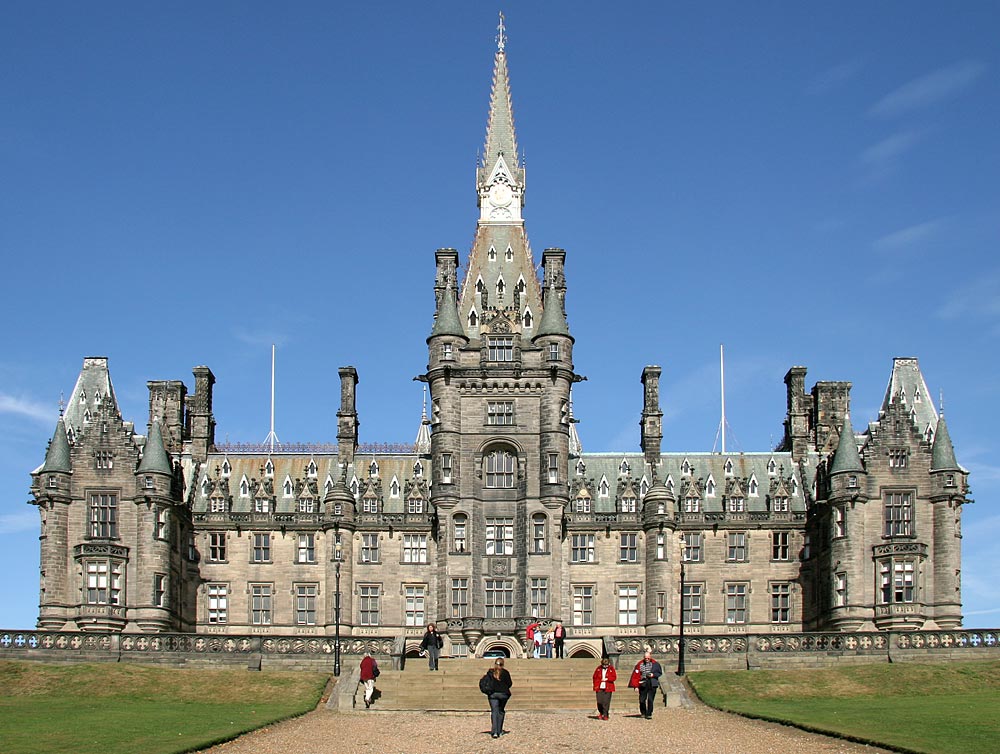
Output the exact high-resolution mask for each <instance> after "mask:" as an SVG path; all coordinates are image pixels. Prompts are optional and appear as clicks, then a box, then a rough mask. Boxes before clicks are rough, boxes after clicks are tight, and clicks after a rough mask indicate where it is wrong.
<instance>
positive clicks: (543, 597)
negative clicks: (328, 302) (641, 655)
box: [421, 16, 579, 648]
mask: <svg viewBox="0 0 1000 754" xmlns="http://www.w3.org/2000/svg"><path fill="white" fill-rule="evenodd" d="M505 48H506V34H505V29H504V26H503V17H502V16H501V19H500V26H499V34H498V36H497V51H496V55H495V58H494V66H493V87H492V92H491V95H490V108H489V117H488V122H487V127H486V144H485V149H484V153H483V156H482V159H481V160H480V162H479V164H478V166H477V169H476V193H477V205H478V207H479V221H478V224H477V227H476V235H475V240H474V242H473V245H472V250H471V252H470V255H469V259H468V264H467V266H466V270H465V275H464V278H463V279H462V281H461V285H459V280H458V267H459V258H458V253H457V252H456V251H455V250H454V249H439V250H438V251H437V255H436V261H437V275H436V280H435V287H434V290H435V302H436V315H435V321H434V326H433V329H432V331H431V335H430V337H429V338H428V339H427V344H428V350H429V358H428V368H427V373H426V374H425V375H423V376H422V377H421V379H422V380H424V381H426V382H427V384H428V386H429V388H430V397H431V429H432V434H431V453H432V455H433V462H434V484H433V489H432V493H431V499H432V502H433V504H434V506H435V509H436V511H437V516H438V522H439V536H440V545H439V552H440V553H442V555H443V556H442V557H441V558H440V559H439V561H438V562H439V571H438V574H437V576H438V579H437V583H438V587H439V591H438V610H437V614H438V615H439V616H441V617H448V618H455V619H458V618H462V619H466V620H463V621H462V626H463V629H462V630H463V633H464V637H463V638H464V640H465V641H466V642H468V643H469V645H470V648H474V645H475V643H476V642H477V641H478V639H479V638H480V637H481V636H482V631H483V628H484V627H483V624H482V620H485V621H486V626H485V630H486V632H487V633H489V634H494V635H495V634H496V633H501V634H507V635H511V634H513V633H514V632H515V631H517V630H518V628H519V627H520V624H521V622H522V621H526V620H527V619H528V618H530V617H533V616H534V617H539V618H541V617H549V618H561V617H562V616H563V615H564V614H565V613H566V611H567V609H568V604H566V602H565V599H566V598H565V597H564V596H563V595H565V594H566V591H567V590H566V589H565V588H564V587H565V585H564V584H563V581H564V578H563V571H562V563H563V562H564V559H563V558H562V557H561V538H560V536H559V535H560V532H561V529H562V517H563V512H564V509H565V507H566V505H567V504H568V480H567V472H568V468H569V452H570V435H571V414H570V406H569V401H570V388H571V386H572V384H573V383H574V382H575V381H577V380H578V379H579V378H578V377H577V375H576V373H575V372H574V371H573V338H572V336H571V335H570V333H569V327H568V326H567V323H566V312H565V297H566V280H565V275H564V263H565V258H566V254H565V252H564V251H563V250H562V249H546V250H545V252H544V253H543V255H542V265H543V269H544V275H543V280H542V281H539V280H538V277H537V276H536V274H535V264H534V261H533V259H532V254H531V247H530V245H529V243H528V236H527V233H526V232H525V227H524V219H523V217H522V209H523V207H524V191H525V172H524V164H523V161H522V159H521V156H520V154H519V152H518V149H517V139H516V135H515V130H514V116H513V108H512V105H511V92H510V80H509V75H508V68H507V54H506V49H505ZM481 619H482V620H481ZM519 619H520V620H519ZM452 639H453V641H456V640H458V639H459V637H457V636H455V635H452Z"/></svg>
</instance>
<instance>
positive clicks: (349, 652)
mask: <svg viewBox="0 0 1000 754" xmlns="http://www.w3.org/2000/svg"><path fill="white" fill-rule="evenodd" d="M397 645H398V642H397V641H396V640H394V639H392V638H372V639H358V638H350V639H342V640H341V651H340V654H341V666H342V670H343V669H344V668H347V667H355V666H357V664H358V663H359V662H360V660H361V657H362V656H363V655H364V653H365V652H371V653H372V655H374V656H375V657H377V658H378V659H379V662H380V663H389V662H392V660H393V657H394V655H395V656H396V657H397V659H398V656H399V654H400V651H401V650H400V647H399V646H397ZM605 647H606V648H607V649H608V651H609V654H614V655H617V656H618V657H619V658H620V661H621V663H623V664H628V663H631V662H635V660H636V659H638V658H639V657H641V656H642V653H643V652H644V651H645V650H646V648H649V649H651V650H652V651H653V653H654V655H655V656H656V658H657V659H658V660H659V661H660V663H661V664H663V665H665V667H664V670H670V669H671V668H673V667H675V666H676V663H677V660H678V657H679V648H680V640H679V638H678V637H673V636H655V637H652V636H651V637H636V636H628V637H607V641H606V642H605ZM612 650H614V651H612ZM0 659H11V660H13V659H21V660H40V661H45V662H129V663H136V664H168V665H175V666H191V667H211V666H219V665H232V666H241V665H242V666H245V667H248V668H251V669H254V670H257V669H264V670H272V669H282V670H311V671H318V672H332V671H333V662H334V640H333V639H331V638H316V639H310V638H302V637H300V636H217V635H211V636H205V635H199V634H121V633H101V632H93V633H91V632H62V631H36V630H29V631H8V630H0ZM977 659H1000V629H979V630H957V631H906V632H902V631H899V632H895V631H884V632H870V633H798V634H744V635H739V636H733V635H720V636H705V635H699V636H696V637H692V638H685V668H686V670H690V671H694V670H745V669H757V668H796V667H810V668H815V667H823V666H825V665H830V664H833V663H841V662H850V663H884V662H944V661H949V660H977ZM386 667H388V665H386Z"/></svg>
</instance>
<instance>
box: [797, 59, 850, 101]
mask: <svg viewBox="0 0 1000 754" xmlns="http://www.w3.org/2000/svg"><path fill="white" fill-rule="evenodd" d="M863 67H864V66H863V64H862V63H861V61H860V60H848V61H846V62H843V63H839V64H838V65H835V66H833V67H832V68H828V69H826V70H825V71H823V72H822V73H820V74H819V75H818V76H816V77H815V78H814V79H813V80H812V81H810V82H809V83H808V84H807V85H806V94H813V95H821V94H826V93H827V92H830V91H832V90H834V89H836V88H837V87H839V86H843V85H844V84H846V83H847V82H848V81H850V80H851V79H853V78H855V77H856V76H857V75H858V74H859V73H861V69H862V68H863Z"/></svg>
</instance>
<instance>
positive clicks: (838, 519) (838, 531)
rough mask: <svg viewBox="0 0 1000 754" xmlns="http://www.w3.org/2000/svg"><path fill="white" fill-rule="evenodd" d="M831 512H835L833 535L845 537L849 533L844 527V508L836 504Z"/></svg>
mask: <svg viewBox="0 0 1000 754" xmlns="http://www.w3.org/2000/svg"><path fill="white" fill-rule="evenodd" d="M831 512H832V513H833V536H834V537H843V536H844V535H845V534H846V533H847V532H846V529H845V527H844V509H843V508H841V507H839V506H836V505H835V506H833V508H832V509H831Z"/></svg>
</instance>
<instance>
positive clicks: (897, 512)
mask: <svg viewBox="0 0 1000 754" xmlns="http://www.w3.org/2000/svg"><path fill="white" fill-rule="evenodd" d="M884 520H885V528H884V530H883V536H886V537H909V536H911V535H912V534H913V494H912V493H910V492H887V493H886V495H885V519H884Z"/></svg>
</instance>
